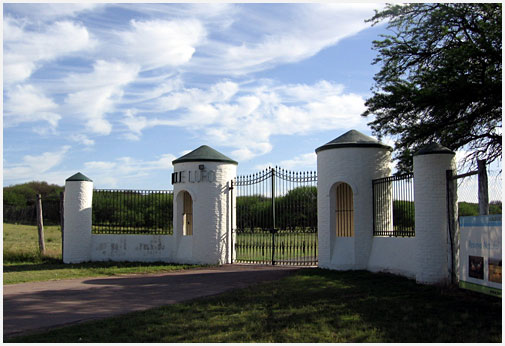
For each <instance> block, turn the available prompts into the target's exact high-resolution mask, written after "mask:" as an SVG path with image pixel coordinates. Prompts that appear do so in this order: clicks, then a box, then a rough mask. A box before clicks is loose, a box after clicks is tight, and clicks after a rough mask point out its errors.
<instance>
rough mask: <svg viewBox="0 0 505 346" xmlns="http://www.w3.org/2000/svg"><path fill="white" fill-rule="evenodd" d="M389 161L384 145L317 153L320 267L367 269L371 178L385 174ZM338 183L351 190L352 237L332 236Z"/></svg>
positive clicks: (371, 206)
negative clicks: (381, 146)
mask: <svg viewBox="0 0 505 346" xmlns="http://www.w3.org/2000/svg"><path fill="white" fill-rule="evenodd" d="M390 162H391V153H390V151H389V150H386V149H384V148H375V147H348V148H332V149H326V150H321V151H319V152H318V153H317V175H318V182H317V189H318V193H317V208H318V219H317V220H318V242H319V266H320V267H321V268H330V269H366V268H367V265H368V258H369V255H370V251H371V247H372V238H373V236H372V235H373V200H372V180H373V179H377V178H382V177H386V176H389V175H390V174H391V167H390V165H391V163H390ZM342 182H344V183H347V184H349V185H350V186H351V188H352V191H353V199H354V232H355V236H354V237H352V238H344V237H336V235H335V188H336V186H337V185H338V184H339V183H342ZM348 256H352V257H351V258H348ZM344 257H345V258H344Z"/></svg>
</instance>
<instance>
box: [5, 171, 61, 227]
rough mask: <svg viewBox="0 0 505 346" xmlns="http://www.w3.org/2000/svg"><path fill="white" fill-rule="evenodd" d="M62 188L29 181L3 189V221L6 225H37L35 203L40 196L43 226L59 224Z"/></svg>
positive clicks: (42, 182)
mask: <svg viewBox="0 0 505 346" xmlns="http://www.w3.org/2000/svg"><path fill="white" fill-rule="evenodd" d="M63 191H64V187H63V186H58V185H54V184H48V183H46V182H44V181H31V182H28V183H24V184H17V185H12V186H7V187H4V188H3V219H4V222H7V223H19V224H30V225H34V224H36V223H37V216H36V207H35V202H36V200H37V195H38V194H40V195H41V196H42V212H43V218H44V223H45V224H51V225H57V224H59V223H60V193H61V192H63Z"/></svg>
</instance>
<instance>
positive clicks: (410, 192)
mask: <svg viewBox="0 0 505 346" xmlns="http://www.w3.org/2000/svg"><path fill="white" fill-rule="evenodd" d="M372 189H373V190H372V191H373V235H374V236H389V237H414V236H415V222H414V220H415V214H414V210H415V208H414V175H413V174H404V175H399V176H391V177H386V178H381V179H375V180H373V181H372Z"/></svg>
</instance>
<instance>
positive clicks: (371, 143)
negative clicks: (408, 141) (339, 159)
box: [316, 130, 392, 153]
mask: <svg viewBox="0 0 505 346" xmlns="http://www.w3.org/2000/svg"><path fill="white" fill-rule="evenodd" d="M351 147H375V148H384V149H388V150H392V148H391V147H390V146H388V145H385V144H383V143H381V142H379V141H378V140H376V139H375V138H372V137H369V136H367V135H365V134H363V133H361V132H359V131H356V130H350V131H347V132H346V133H344V134H343V135H342V136H340V137H337V138H335V139H334V140H332V141H331V142H328V143H326V144H325V145H322V146H320V147H319V148H317V149H316V153H317V152H320V151H321V150H326V149H334V148H351Z"/></svg>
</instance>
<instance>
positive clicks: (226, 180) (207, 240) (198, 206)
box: [172, 146, 237, 264]
mask: <svg viewBox="0 0 505 346" xmlns="http://www.w3.org/2000/svg"><path fill="white" fill-rule="evenodd" d="M172 163H173V165H174V173H173V176H172V184H173V185H174V237H175V240H176V249H175V253H176V259H177V261H178V262H180V263H199V264H225V263H231V262H232V255H233V251H234V250H233V247H234V238H233V237H232V230H233V229H234V225H232V222H233V223H235V220H236V217H235V215H234V214H232V213H233V210H232V207H233V208H234V206H235V205H236V197H235V194H232V193H231V189H230V183H231V180H232V179H234V178H235V177H236V175H237V162H236V161H233V160H232V159H230V158H228V157H226V156H225V155H223V154H221V153H219V152H217V151H216V150H214V149H212V148H210V147H208V146H201V147H199V148H197V149H195V150H194V151H192V152H190V153H189V154H186V155H184V156H182V157H180V158H178V159H177V160H174V161H173V162H172ZM188 204H191V206H189V205H188ZM190 214H191V215H190ZM232 215H233V217H232Z"/></svg>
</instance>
